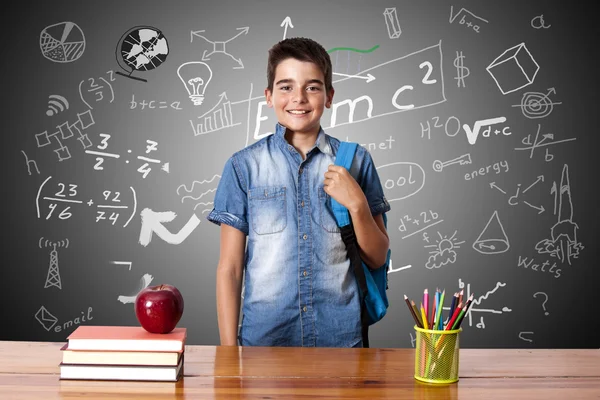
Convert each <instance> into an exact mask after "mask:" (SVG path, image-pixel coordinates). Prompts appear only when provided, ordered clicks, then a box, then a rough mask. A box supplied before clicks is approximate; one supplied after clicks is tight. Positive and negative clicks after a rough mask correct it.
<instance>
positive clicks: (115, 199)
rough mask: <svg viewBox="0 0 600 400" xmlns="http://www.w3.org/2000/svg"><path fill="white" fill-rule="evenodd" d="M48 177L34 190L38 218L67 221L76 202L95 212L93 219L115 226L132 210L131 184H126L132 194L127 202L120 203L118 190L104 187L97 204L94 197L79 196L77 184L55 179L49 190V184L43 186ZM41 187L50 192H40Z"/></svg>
mask: <svg viewBox="0 0 600 400" xmlns="http://www.w3.org/2000/svg"><path fill="white" fill-rule="evenodd" d="M51 178H52V177H51V176H49V177H48V178H46V180H45V181H44V182H42V184H41V185H40V188H39V189H38V193H37V196H36V199H35V205H36V210H37V217H38V218H45V219H46V220H48V219H51V218H58V219H60V220H67V219H69V218H71V217H72V216H73V213H74V211H75V210H74V207H75V206H76V205H83V204H86V205H87V206H88V207H89V208H90V209H93V210H94V211H95V213H94V214H95V219H96V222H100V221H107V222H110V223H111V225H115V224H116V223H117V222H118V221H120V220H124V219H125V218H127V221H125V223H124V224H123V228H125V227H126V226H127V225H128V224H129V222H131V220H132V218H133V216H134V215H135V213H136V210H137V198H136V194H135V190H134V189H133V187H131V186H130V187H129V188H130V189H131V193H132V199H131V205H126V204H125V203H124V202H123V196H122V193H121V192H117V191H112V190H104V191H103V192H102V198H101V200H100V201H98V203H97V202H96V201H95V200H94V199H87V200H84V199H81V198H80V196H79V186H78V185H76V184H73V183H68V184H65V183H62V182H57V184H56V186H55V187H54V188H52V189H51V186H50V185H46V184H47V183H48V181H50V179H51ZM44 189H45V190H46V191H50V192H51V194H49V195H43V194H42V192H43V191H44ZM130 210H131V211H130ZM122 215H123V216H122Z"/></svg>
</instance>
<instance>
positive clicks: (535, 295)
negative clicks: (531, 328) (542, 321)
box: [533, 292, 550, 315]
mask: <svg viewBox="0 0 600 400" xmlns="http://www.w3.org/2000/svg"><path fill="white" fill-rule="evenodd" d="M538 294H543V295H544V296H546V300H544V302H543V303H542V308H543V309H544V311H545V313H544V315H548V314H550V313H549V312H548V311H546V302H547V301H548V295H547V294H546V293H544V292H536V293H534V294H533V297H534V298H535V297H537V295H538Z"/></svg>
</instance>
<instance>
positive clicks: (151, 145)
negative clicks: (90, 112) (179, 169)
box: [85, 133, 169, 178]
mask: <svg viewBox="0 0 600 400" xmlns="http://www.w3.org/2000/svg"><path fill="white" fill-rule="evenodd" d="M100 137H101V138H102V140H101V141H100V144H99V145H97V146H96V148H97V149H98V150H100V151H96V150H86V151H85V152H86V153H87V154H92V155H95V156H97V157H96V164H94V169H95V170H96V171H102V170H104V166H103V165H104V160H105V159H106V157H109V158H121V156H120V155H119V154H116V153H109V152H108V151H104V150H107V149H108V140H109V139H110V138H111V135H109V134H106V133H101V134H100ZM153 151H158V142H155V141H154V140H146V149H145V154H149V153H151V152H153ZM127 153H128V154H131V149H128V150H127ZM137 159H138V160H140V161H141V165H140V166H139V168H138V169H137V171H138V172H139V173H141V174H142V178H146V176H148V174H149V173H150V171H152V167H151V165H152V164H160V163H161V161H160V160H158V159H156V158H150V157H146V156H137ZM125 163H126V164H129V160H128V159H126V160H125ZM161 169H162V170H163V171H165V172H167V173H168V172H169V163H168V162H167V163H164V164H163V165H162V166H161Z"/></svg>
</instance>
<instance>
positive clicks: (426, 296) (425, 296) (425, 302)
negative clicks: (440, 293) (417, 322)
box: [423, 288, 429, 321]
mask: <svg viewBox="0 0 600 400" xmlns="http://www.w3.org/2000/svg"><path fill="white" fill-rule="evenodd" d="M423 306H424V307H425V320H426V321H427V320H428V318H429V291H428V290H427V288H425V290H423Z"/></svg>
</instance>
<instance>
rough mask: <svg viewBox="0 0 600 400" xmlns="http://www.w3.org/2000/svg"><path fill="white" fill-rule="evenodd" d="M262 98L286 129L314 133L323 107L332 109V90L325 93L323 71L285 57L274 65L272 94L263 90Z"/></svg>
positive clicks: (317, 128)
mask: <svg viewBox="0 0 600 400" xmlns="http://www.w3.org/2000/svg"><path fill="white" fill-rule="evenodd" d="M265 96H266V98H267V105H268V106H269V107H272V108H274V109H275V114H276V115H277V119H278V120H279V123H280V124H282V125H283V126H285V127H286V128H288V130H290V131H292V132H294V133H296V132H297V133H305V134H312V133H315V134H316V133H318V132H319V127H320V126H321V115H323V109H324V107H327V108H330V107H331V101H332V99H333V88H332V89H331V90H330V92H329V93H326V90H325V78H324V76H323V72H321V70H320V69H319V67H318V66H317V65H316V64H314V63H312V62H306V61H299V60H296V59H295V58H287V59H285V60H283V61H282V62H280V63H279V65H277V68H276V69H275V79H274V82H273V91H272V92H271V91H270V90H269V89H265Z"/></svg>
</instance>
